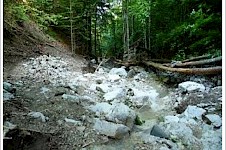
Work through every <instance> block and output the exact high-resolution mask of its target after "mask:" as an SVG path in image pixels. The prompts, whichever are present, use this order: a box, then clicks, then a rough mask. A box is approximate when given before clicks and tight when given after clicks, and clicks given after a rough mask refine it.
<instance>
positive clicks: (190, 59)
mask: <svg viewBox="0 0 226 150" xmlns="http://www.w3.org/2000/svg"><path fill="white" fill-rule="evenodd" d="M210 56H211V55H210V54H207V55H203V56H197V57H192V58H189V59H185V60H183V61H182V63H185V62H189V61H195V60H201V59H207V58H210Z"/></svg>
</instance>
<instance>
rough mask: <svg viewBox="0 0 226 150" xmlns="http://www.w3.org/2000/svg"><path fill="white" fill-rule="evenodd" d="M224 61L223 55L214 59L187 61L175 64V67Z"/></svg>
mask: <svg viewBox="0 0 226 150" xmlns="http://www.w3.org/2000/svg"><path fill="white" fill-rule="evenodd" d="M221 61H222V56H220V57H216V58H212V59H206V60H200V61H192V62H185V63H182V64H175V65H174V67H188V66H198V65H208V64H214V63H218V62H221Z"/></svg>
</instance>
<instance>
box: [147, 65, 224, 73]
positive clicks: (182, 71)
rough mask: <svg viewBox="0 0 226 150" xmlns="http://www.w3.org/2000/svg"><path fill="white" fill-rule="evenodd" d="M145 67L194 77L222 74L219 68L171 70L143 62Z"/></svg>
mask: <svg viewBox="0 0 226 150" xmlns="http://www.w3.org/2000/svg"><path fill="white" fill-rule="evenodd" d="M143 64H145V65H147V66H151V67H154V68H157V69H161V70H165V71H171V72H178V73H183V74H196V75H210V74H220V73H221V72H222V67H221V66H216V67H210V68H171V67H166V66H163V65H162V64H158V63H154V62H143Z"/></svg>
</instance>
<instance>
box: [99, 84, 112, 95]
mask: <svg viewBox="0 0 226 150" xmlns="http://www.w3.org/2000/svg"><path fill="white" fill-rule="evenodd" d="M96 90H97V91H100V92H103V93H106V92H108V91H109V90H110V88H109V87H108V85H107V84H99V85H96Z"/></svg>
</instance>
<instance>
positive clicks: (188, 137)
mask: <svg viewBox="0 0 226 150" xmlns="http://www.w3.org/2000/svg"><path fill="white" fill-rule="evenodd" d="M164 126H166V128H165V132H167V133H169V134H170V137H171V138H172V137H174V138H175V137H176V139H177V140H178V142H179V141H180V142H182V144H183V145H186V146H187V148H188V149H202V143H201V141H200V140H199V139H197V138H196V137H195V136H194V135H193V131H192V130H191V128H189V127H188V126H187V125H186V124H185V123H176V122H171V123H168V124H165V125H164Z"/></svg>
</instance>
